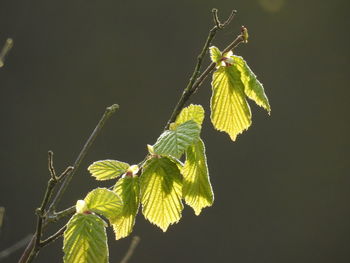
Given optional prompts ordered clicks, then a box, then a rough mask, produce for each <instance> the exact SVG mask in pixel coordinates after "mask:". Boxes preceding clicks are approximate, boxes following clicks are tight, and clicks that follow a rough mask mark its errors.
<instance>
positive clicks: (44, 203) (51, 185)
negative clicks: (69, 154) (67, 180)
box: [27, 151, 74, 262]
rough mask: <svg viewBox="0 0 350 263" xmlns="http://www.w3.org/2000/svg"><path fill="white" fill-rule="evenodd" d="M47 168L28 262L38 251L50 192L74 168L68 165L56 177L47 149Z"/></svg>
mask: <svg viewBox="0 0 350 263" xmlns="http://www.w3.org/2000/svg"><path fill="white" fill-rule="evenodd" d="M48 169H49V172H50V177H51V178H50V180H49V181H48V183H47V187H46V191H45V195H44V198H43V201H42V203H41V206H40V207H39V208H37V209H36V214H37V216H38V220H37V225H36V231H35V234H34V240H35V243H34V247H33V249H32V250H31V252H30V254H29V258H28V260H27V261H29V262H30V261H31V260H32V259H33V258H35V256H36V254H37V253H38V251H39V249H40V240H41V236H42V232H43V222H44V220H45V211H46V206H47V204H48V202H49V201H50V199H51V196H52V192H53V190H54V188H55V186H56V184H57V183H58V182H59V181H60V180H61V179H63V178H64V177H65V176H66V175H67V174H68V173H69V172H70V171H72V170H73V169H74V168H73V167H72V166H68V167H67V169H66V170H65V171H64V172H63V173H62V174H61V175H60V176H59V177H57V176H56V171H55V168H54V166H53V152H52V151H49V152H48Z"/></svg>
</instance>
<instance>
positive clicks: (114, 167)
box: [88, 160, 129, 181]
mask: <svg viewBox="0 0 350 263" xmlns="http://www.w3.org/2000/svg"><path fill="white" fill-rule="evenodd" d="M128 168H129V164H127V163H123V162H119V161H115V160H103V161H97V162H94V163H93V164H91V165H90V166H89V167H88V170H89V172H90V173H91V175H92V176H94V177H96V180H101V181H102V180H109V179H113V178H117V177H118V176H120V175H122V174H124V173H125V172H126V171H127V169H128Z"/></svg>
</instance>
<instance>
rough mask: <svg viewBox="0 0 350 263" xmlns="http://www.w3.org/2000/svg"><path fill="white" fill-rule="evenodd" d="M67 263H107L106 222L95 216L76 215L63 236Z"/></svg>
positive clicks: (64, 258)
mask: <svg viewBox="0 0 350 263" xmlns="http://www.w3.org/2000/svg"><path fill="white" fill-rule="evenodd" d="M63 238H64V240H63V251H64V257H63V261H64V262H65V263H95V262H101V263H107V262H108V246H107V235H106V228H105V222H104V221H103V220H102V219H101V218H99V217H98V216H97V215H94V214H75V215H73V216H72V218H71V219H70V220H69V222H68V224H67V229H66V231H64V235H63Z"/></svg>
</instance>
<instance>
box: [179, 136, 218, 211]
mask: <svg viewBox="0 0 350 263" xmlns="http://www.w3.org/2000/svg"><path fill="white" fill-rule="evenodd" d="M182 175H183V176H184V180H183V187H182V193H183V198H184V199H185V201H186V204H188V205H189V206H191V207H192V208H193V210H194V211H195V214H196V215H199V214H200V213H201V211H202V209H203V208H204V207H207V206H211V205H212V204H213V202H214V194H213V190H212V187H211V184H210V181H209V173H208V167H207V158H206V156H205V148H204V143H203V141H202V140H198V142H196V143H195V144H193V145H192V146H190V147H189V148H188V149H187V151H186V162H185V165H184V167H183V168H182Z"/></svg>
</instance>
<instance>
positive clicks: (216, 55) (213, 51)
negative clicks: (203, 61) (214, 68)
mask: <svg viewBox="0 0 350 263" xmlns="http://www.w3.org/2000/svg"><path fill="white" fill-rule="evenodd" d="M209 51H210V58H211V61H213V62H214V63H216V64H219V63H220V62H221V59H222V54H221V51H220V50H219V49H218V48H217V47H215V46H212V47H210V48H209Z"/></svg>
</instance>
